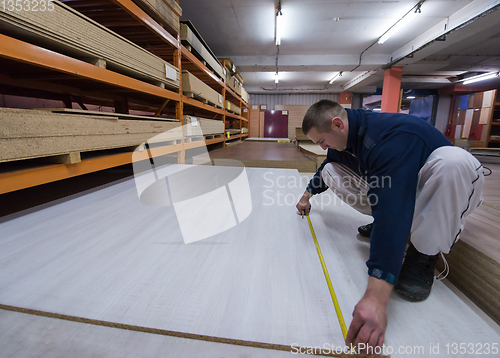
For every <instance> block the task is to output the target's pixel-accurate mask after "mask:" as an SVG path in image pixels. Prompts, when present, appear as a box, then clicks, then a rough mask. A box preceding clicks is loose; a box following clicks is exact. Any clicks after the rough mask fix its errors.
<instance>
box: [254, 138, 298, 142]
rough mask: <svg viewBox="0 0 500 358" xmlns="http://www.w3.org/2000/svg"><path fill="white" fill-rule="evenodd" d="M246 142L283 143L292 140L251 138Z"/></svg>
mask: <svg viewBox="0 0 500 358" xmlns="http://www.w3.org/2000/svg"><path fill="white" fill-rule="evenodd" d="M245 141H249V142H281V141H285V142H289V141H290V139H288V138H259V137H256V138H255V137H250V138H246V139H245Z"/></svg>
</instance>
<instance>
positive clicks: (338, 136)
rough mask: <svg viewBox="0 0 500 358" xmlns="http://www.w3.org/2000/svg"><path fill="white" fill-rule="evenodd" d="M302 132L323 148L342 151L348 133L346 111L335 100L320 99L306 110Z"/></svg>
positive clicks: (345, 144)
mask: <svg viewBox="0 0 500 358" xmlns="http://www.w3.org/2000/svg"><path fill="white" fill-rule="evenodd" d="M302 132H304V134H305V135H306V136H307V137H308V138H309V139H310V140H312V141H313V142H314V143H317V144H319V145H320V146H321V148H323V149H326V148H332V149H336V150H339V151H343V150H345V148H346V146H347V136H348V133H349V123H348V119H347V112H346V110H345V109H344V108H343V107H342V106H341V105H340V104H338V103H337V102H334V101H330V100H327V99H322V100H321V101H319V102H316V103H315V104H313V105H312V106H311V107H309V109H308V110H307V112H306V115H305V116H304V120H303V122H302Z"/></svg>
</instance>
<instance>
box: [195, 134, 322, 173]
mask: <svg viewBox="0 0 500 358" xmlns="http://www.w3.org/2000/svg"><path fill="white" fill-rule="evenodd" d="M209 155H210V158H211V159H212V160H214V159H233V160H239V161H240V162H242V163H243V164H244V165H245V166H247V167H254V168H255V167H257V168H283V169H297V170H298V171H299V172H315V171H316V161H315V160H313V159H312V158H309V157H307V156H306V155H304V154H303V153H301V152H300V151H299V150H298V149H297V148H296V147H295V145H294V144H292V143H277V142H273V141H265V142H257V141H244V142H242V143H241V144H236V145H232V146H226V147H224V148H220V149H216V150H213V151H210V152H209ZM195 164H199V163H195Z"/></svg>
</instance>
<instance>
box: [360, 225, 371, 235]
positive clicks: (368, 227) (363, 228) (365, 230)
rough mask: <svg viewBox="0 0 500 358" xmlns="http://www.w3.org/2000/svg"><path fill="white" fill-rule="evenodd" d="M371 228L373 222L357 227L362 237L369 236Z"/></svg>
mask: <svg viewBox="0 0 500 358" xmlns="http://www.w3.org/2000/svg"><path fill="white" fill-rule="evenodd" d="M372 229H373V223H371V224H366V225H363V226H360V227H358V231H359V233H360V234H361V236H364V237H370V235H371V233H372Z"/></svg>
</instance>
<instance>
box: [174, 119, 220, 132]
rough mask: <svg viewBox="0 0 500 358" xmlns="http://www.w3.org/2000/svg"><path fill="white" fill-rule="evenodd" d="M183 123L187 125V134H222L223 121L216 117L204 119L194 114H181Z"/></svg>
mask: <svg viewBox="0 0 500 358" xmlns="http://www.w3.org/2000/svg"><path fill="white" fill-rule="evenodd" d="M183 119H184V124H185V125H187V127H186V128H185V130H187V134H186V135H188V136H190V135H212V134H224V122H223V121H221V120H216V119H206V118H201V117H194V116H183Z"/></svg>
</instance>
